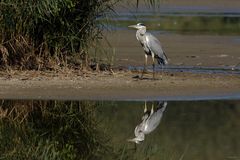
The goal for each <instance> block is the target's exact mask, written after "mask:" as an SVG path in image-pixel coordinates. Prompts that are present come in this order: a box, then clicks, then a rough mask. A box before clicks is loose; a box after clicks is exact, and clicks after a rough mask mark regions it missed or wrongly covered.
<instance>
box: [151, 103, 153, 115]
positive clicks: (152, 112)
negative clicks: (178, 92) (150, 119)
mask: <svg viewBox="0 0 240 160" xmlns="http://www.w3.org/2000/svg"><path fill="white" fill-rule="evenodd" d="M153 112H154V110H153V103H152V109H151V114H153Z"/></svg>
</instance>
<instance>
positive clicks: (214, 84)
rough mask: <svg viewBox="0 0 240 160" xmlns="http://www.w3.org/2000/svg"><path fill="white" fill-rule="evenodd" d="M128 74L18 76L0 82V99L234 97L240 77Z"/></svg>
mask: <svg viewBox="0 0 240 160" xmlns="http://www.w3.org/2000/svg"><path fill="white" fill-rule="evenodd" d="M136 75H139V73H132V72H130V71H117V72H116V73H114V74H113V75H112V74H111V73H110V72H101V73H98V72H96V73H95V72H89V73H86V74H83V75H80V74H78V73H77V72H76V71H73V72H71V71H69V72H68V73H67V74H63V73H42V72H26V73H25V72H22V73H18V74H14V75H13V76H11V77H9V76H7V75H2V76H1V77H2V78H1V79H0V98H1V99H5V98H7V99H71V100H130V99H135V100H149V99H152V100H159V99H191V98H194V97H195V98H196V97H200V98H201V97H202V98H203V97H205V98H211V97H212V96H220V97H221V96H226V95H237V96H238V98H239V95H240V94H239V93H240V76H232V75H229V76H224V75H207V74H201V75H200V74H190V73H175V74H170V73H164V75H163V77H162V78H161V75H160V73H158V75H157V78H158V80H152V79H151V77H152V74H151V73H149V74H147V75H145V78H146V79H144V80H139V79H136V78H132V77H133V76H136Z"/></svg>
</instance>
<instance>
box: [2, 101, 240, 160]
mask: <svg viewBox="0 0 240 160" xmlns="http://www.w3.org/2000/svg"><path fill="white" fill-rule="evenodd" d="M159 102H165V104H166V105H165V108H163V106H161V105H159ZM159 102H156V101H155V102H147V103H146V107H147V110H145V116H144V108H145V102H137V101H134V102H131V101H129V102H120V101H84V102H83V101H21V100H17V101H16V100H15V101H14V100H2V101H1V106H0V141H1V144H0V159H5V158H6V159H14V157H19V156H22V158H23V159H24V158H26V157H30V159H31V158H34V157H41V158H42V157H45V158H50V159H53V157H54V156H55V158H56V157H58V156H60V157H62V158H61V159H71V158H69V157H72V159H77V158H86V159H92V158H94V157H95V158H98V159H100V158H101V159H105V158H106V159H138V160H139V159H189V160H192V159H201V160H213V159H240V141H239V139H240V118H239V117H240V101H239V100H234V101H233V100H226V101H221V100H219V101H168V102H166V101H159ZM152 107H153V112H152V113H151V109H152ZM159 109H162V110H159ZM149 119H151V120H149ZM154 119H155V120H154ZM146 120H147V123H145V122H146ZM146 124H148V129H149V130H148V131H149V132H148V133H146V132H144V133H146V134H144V139H142V140H141V141H139V144H136V143H134V142H130V141H129V139H133V138H134V137H136V135H135V134H134V130H135V127H136V126H138V128H139V126H140V125H142V126H143V125H146ZM153 124H154V125H155V127H153V128H152V130H151V128H149V126H151V125H153ZM140 130H141V129H140ZM142 130H143V129H142ZM142 130H141V131H142ZM137 136H138V135H137ZM64 157H65V158H64ZM66 157H67V158H66ZM74 157H75V158H74Z"/></svg>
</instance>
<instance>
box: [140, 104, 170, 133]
mask: <svg viewBox="0 0 240 160" xmlns="http://www.w3.org/2000/svg"><path fill="white" fill-rule="evenodd" d="M166 107H167V102H159V104H158V108H157V111H155V112H154V113H153V114H152V115H151V116H149V118H148V119H147V121H146V127H145V131H144V133H145V134H148V133H150V132H152V131H153V130H155V129H156V128H157V126H158V125H159V124H160V122H161V119H162V116H163V112H164V111H165V109H166Z"/></svg>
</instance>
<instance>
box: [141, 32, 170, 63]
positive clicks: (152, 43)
mask: <svg viewBox="0 0 240 160" xmlns="http://www.w3.org/2000/svg"><path fill="white" fill-rule="evenodd" d="M145 35H146V41H147V47H148V48H149V50H150V51H151V52H153V53H154V54H155V57H157V58H161V59H162V60H163V63H164V64H165V63H166V64H167V63H168V62H167V59H168V58H167V56H166V54H165V53H164V51H163V49H162V46H161V43H160V41H159V40H158V39H157V38H156V37H154V36H153V35H152V34H151V33H145Z"/></svg>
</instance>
